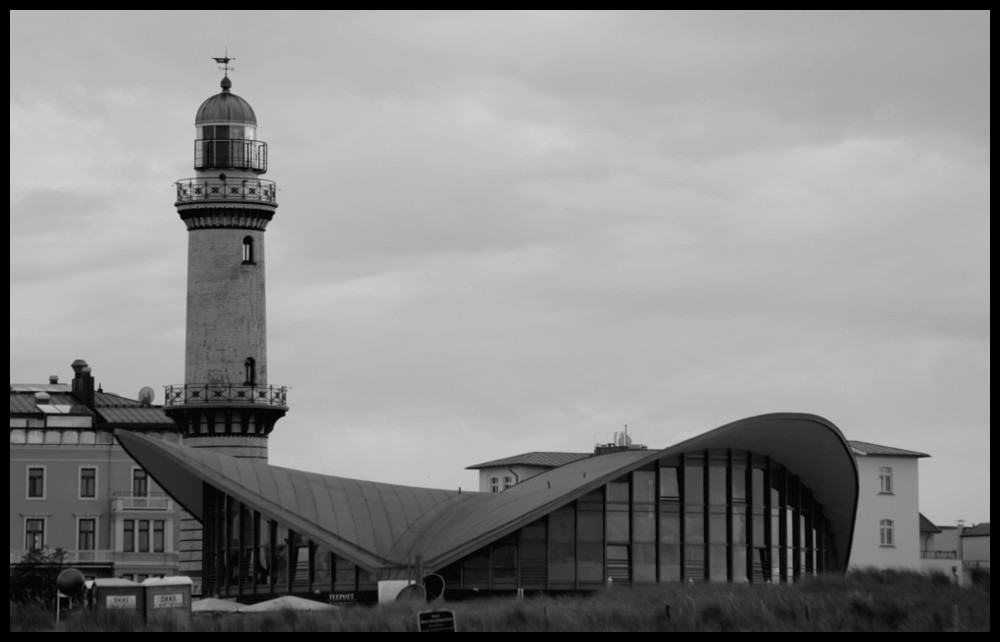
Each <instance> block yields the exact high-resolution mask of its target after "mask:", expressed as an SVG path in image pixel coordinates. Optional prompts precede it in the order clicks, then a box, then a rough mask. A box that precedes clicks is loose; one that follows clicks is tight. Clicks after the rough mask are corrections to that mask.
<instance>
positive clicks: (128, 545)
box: [122, 519, 135, 553]
mask: <svg viewBox="0 0 1000 642" xmlns="http://www.w3.org/2000/svg"><path fill="white" fill-rule="evenodd" d="M122 540H123V541H122V550H123V551H125V552H126V553H134V552H135V520H134V519H126V520H125V531H124V536H123V538H122Z"/></svg>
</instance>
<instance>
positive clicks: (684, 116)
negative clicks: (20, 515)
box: [10, 11, 990, 525]
mask: <svg viewBox="0 0 1000 642" xmlns="http://www.w3.org/2000/svg"><path fill="white" fill-rule="evenodd" d="M226 52H228V55H229V56H231V57H233V58H235V60H234V62H233V63H232V65H233V67H234V69H233V71H231V72H230V78H231V80H232V82H233V87H232V91H233V93H235V94H237V95H239V96H241V97H243V98H244V99H246V100H247V101H248V102H249V103H250V104H251V105H252V106H253V108H254V110H255V112H256V114H257V119H258V125H259V127H258V138H259V139H260V140H263V141H266V142H267V143H268V152H269V165H268V172H267V174H266V175H265V178H267V179H270V180H273V181H276V182H277V184H278V188H279V191H278V203H279V207H278V210H277V213H276V215H275V218H274V220H273V221H272V223H271V225H270V226H269V227H268V230H267V234H266V255H267V288H268V289H267V306H268V308H267V313H268V320H267V323H268V328H267V340H268V379H269V383H270V384H273V385H283V386H288V387H289V393H288V395H289V396H288V399H289V406H290V410H289V412H288V414H287V416H286V417H285V418H283V419H282V420H281V421H280V422H278V424H277V427H276V428H275V431H274V432H273V433H272V436H271V439H270V461H271V463H272V464H276V465H281V466H289V467H294V468H300V469H305V470H311V471H316V472H320V473H325V474H330V475H340V476H345V477H356V478H362V479H370V480H377V481H385V482H393V483H402V484H408V485H416V486H431V487H438V488H457V487H463V488H465V489H475V488H476V487H477V486H478V477H477V474H476V472H475V471H471V470H466V466H469V465H472V464H476V463H480V462H483V461H487V460H490V459H496V458H500V457H506V456H509V455H514V454H518V453H522V452H529V451H536V450H540V451H569V452H589V451H591V450H592V449H593V447H594V445H595V444H596V443H605V442H608V441H611V440H612V439H613V437H614V434H615V433H616V432H618V431H622V430H624V428H625V426H626V425H627V426H628V432H629V434H630V435H631V436H632V437H633V439H634V441H636V442H638V443H643V444H646V445H648V446H649V447H650V448H665V447H667V446H670V445H673V444H675V443H677V442H680V441H682V440H684V439H686V438H688V437H692V436H694V435H697V434H700V433H702V432H705V431H707V430H710V429H712V428H716V427H718V426H722V425H725V424H727V423H730V422H732V421H736V420H738V419H742V418H745V417H749V416H753V415H759V414H764V413H771V412H805V413H811V414H815V415H819V416H822V417H824V418H826V419H828V420H829V421H831V422H832V423H833V424H835V425H836V426H837V427H839V428H840V430H841V431H842V432H843V433H844V435H845V436H846V437H847V438H848V439H851V440H860V441H867V442H872V443H876V444H881V445H888V446H893V447H897V448H903V449H908V450H915V451H919V452H923V453H927V454H929V455H930V457H929V458H925V459H921V460H920V464H919V467H920V488H919V493H920V509H921V512H922V513H924V514H925V515H926V516H927V517H928V518H930V519H931V521H933V522H935V523H937V524H943V525H947V524H954V523H956V522H957V521H958V520H964V522H965V523H973V522H983V521H989V519H990V396H989V389H990V187H989V186H990V115H989V114H990V111H989V108H990V63H989V56H990V15H989V12H988V11H970V12H871V11H865V12H860V13H852V12H833V13H827V12H790V11H782V12H751V13H744V12H697V11H696V12H674V11H653V12H632V11H629V12H612V11H605V12H583V11H554V12H513V11H509V12H507V11H505V12H480V11H456V12H403V11H383V12H340V11H329V12H298V11H294V12H293V11H287V12H283V11H275V12H269V11H227V12H188V11H176V12H153V11H148V12H92V11H81V12H70V11H11V12H10V381H11V383H30V382H46V381H48V377H49V375H52V374H57V375H59V376H60V379H61V380H62V381H68V380H69V379H70V378H71V377H72V371H71V369H70V364H71V363H72V362H73V360H75V359H77V358H83V359H86V360H87V361H88V362H89V364H90V365H91V367H92V368H93V373H94V376H95V377H96V379H97V381H98V382H99V383H100V384H101V386H102V387H103V389H104V390H105V391H108V392H116V393H118V394H122V395H125V396H129V397H133V398H134V397H135V396H137V395H138V391H139V389H140V388H141V387H143V386H151V387H153V388H154V390H156V391H157V401H160V402H162V400H163V392H162V391H163V387H164V386H166V385H170V384H180V383H183V376H184V341H185V338H184V332H185V330H184V324H185V305H186V300H185V286H186V261H187V257H186V252H187V238H186V235H187V232H186V229H185V227H184V225H183V223H182V222H181V221H180V219H179V218H178V216H177V212H176V209H175V208H174V196H175V188H174V182H175V181H178V180H182V179H186V178H190V177H193V176H194V169H193V140H194V138H195V132H194V126H193V125H194V116H195V112H196V110H197V108H198V106H199V105H200V104H201V103H202V101H204V100H205V99H206V98H208V97H210V96H212V95H213V94H216V93H218V92H219V81H220V80H221V78H222V75H223V72H222V71H221V70H220V69H219V67H218V65H217V64H216V63H215V62H214V61H213V60H212V58H213V57H217V56H223V55H225V54H226Z"/></svg>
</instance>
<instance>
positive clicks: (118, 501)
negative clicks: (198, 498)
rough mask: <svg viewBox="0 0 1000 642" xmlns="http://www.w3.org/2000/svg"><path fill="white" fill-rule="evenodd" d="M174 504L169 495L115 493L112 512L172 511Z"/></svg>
mask: <svg viewBox="0 0 1000 642" xmlns="http://www.w3.org/2000/svg"><path fill="white" fill-rule="evenodd" d="M173 509H174V502H173V500H172V499H171V498H170V496H169V495H133V494H130V493H117V494H115V495H114V504H113V505H112V510H113V511H130V510H144V511H172V510H173Z"/></svg>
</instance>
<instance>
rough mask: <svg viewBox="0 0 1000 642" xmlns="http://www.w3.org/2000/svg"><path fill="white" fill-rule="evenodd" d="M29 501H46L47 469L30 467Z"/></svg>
mask: <svg viewBox="0 0 1000 642" xmlns="http://www.w3.org/2000/svg"><path fill="white" fill-rule="evenodd" d="M28 499H45V468H44V467H43V466H29V467H28Z"/></svg>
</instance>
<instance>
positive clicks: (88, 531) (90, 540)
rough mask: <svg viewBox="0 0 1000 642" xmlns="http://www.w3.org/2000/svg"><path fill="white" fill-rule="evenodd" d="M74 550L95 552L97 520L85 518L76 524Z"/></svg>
mask: <svg viewBox="0 0 1000 642" xmlns="http://www.w3.org/2000/svg"><path fill="white" fill-rule="evenodd" d="M77 531H78V535H77V540H76V549H77V550H78V551H94V550H97V520H96V519H94V518H93V517H87V518H85V519H81V520H80V521H79V522H77Z"/></svg>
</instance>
